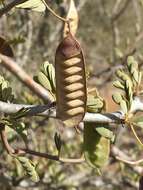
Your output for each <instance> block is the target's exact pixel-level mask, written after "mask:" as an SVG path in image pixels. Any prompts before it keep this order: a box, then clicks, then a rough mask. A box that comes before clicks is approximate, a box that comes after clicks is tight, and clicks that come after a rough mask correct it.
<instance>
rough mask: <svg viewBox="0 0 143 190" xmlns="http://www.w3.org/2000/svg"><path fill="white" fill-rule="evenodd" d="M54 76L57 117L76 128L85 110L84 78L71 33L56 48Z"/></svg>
mask: <svg viewBox="0 0 143 190" xmlns="http://www.w3.org/2000/svg"><path fill="white" fill-rule="evenodd" d="M55 75H56V99H57V110H56V111H57V117H58V118H59V119H60V120H62V121H63V123H64V124H65V126H68V127H74V126H77V125H78V124H79V123H80V121H82V119H83V117H84V114H85V110H86V99H87V95H86V76H85V65H84V57H83V53H82V50H81V47H80V45H79V43H78V42H77V41H76V40H75V38H74V37H73V36H72V35H71V33H69V34H68V35H67V37H65V38H64V39H63V41H62V42H61V43H60V45H59V46H58V48H57V51H56V58H55Z"/></svg>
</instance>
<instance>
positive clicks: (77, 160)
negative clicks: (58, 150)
mask: <svg viewBox="0 0 143 190" xmlns="http://www.w3.org/2000/svg"><path fill="white" fill-rule="evenodd" d="M0 133H1V139H2V142H3V145H4V147H5V149H6V150H7V152H8V154H10V155H17V156H19V155H25V154H30V155H33V156H38V157H42V158H46V159H50V160H55V161H59V162H61V163H81V162H84V161H85V159H84V157H81V158H61V157H59V156H57V155H50V154H48V153H41V152H37V151H33V150H30V149H21V148H20V149H13V148H12V147H11V145H10V144H9V142H8V140H7V134H6V132H5V126H3V125H1V126H0Z"/></svg>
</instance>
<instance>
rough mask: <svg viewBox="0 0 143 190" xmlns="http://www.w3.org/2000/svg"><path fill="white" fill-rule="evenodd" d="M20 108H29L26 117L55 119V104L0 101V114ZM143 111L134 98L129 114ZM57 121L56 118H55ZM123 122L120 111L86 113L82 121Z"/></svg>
mask: <svg viewBox="0 0 143 190" xmlns="http://www.w3.org/2000/svg"><path fill="white" fill-rule="evenodd" d="M22 108H29V111H28V112H27V115H26V116H36V115H39V116H49V117H52V118H56V110H55V103H52V104H47V105H23V104H9V103H6V102H2V101H0V112H1V113H6V114H12V113H16V112H17V111H19V110H20V109H22ZM137 111H143V102H141V101H140V99H139V98H137V97H136V98H135V99H134V101H133V103H132V107H131V112H132V113H134V112H137ZM57 119H58V118H57ZM123 120H124V114H123V112H121V111H117V112H113V113H104V114H103V113H88V112H87V113H86V114H85V117H84V119H83V121H85V122H94V123H95V122H96V123H122V122H123Z"/></svg>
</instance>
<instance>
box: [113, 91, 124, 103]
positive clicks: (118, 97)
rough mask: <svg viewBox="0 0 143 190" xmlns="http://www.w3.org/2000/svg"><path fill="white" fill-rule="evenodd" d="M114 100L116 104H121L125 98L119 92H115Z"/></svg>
mask: <svg viewBox="0 0 143 190" xmlns="http://www.w3.org/2000/svg"><path fill="white" fill-rule="evenodd" d="M112 99H113V101H114V102H115V103H116V104H120V102H121V101H122V100H123V96H122V94H120V93H119V92H115V93H114V94H113V95H112Z"/></svg>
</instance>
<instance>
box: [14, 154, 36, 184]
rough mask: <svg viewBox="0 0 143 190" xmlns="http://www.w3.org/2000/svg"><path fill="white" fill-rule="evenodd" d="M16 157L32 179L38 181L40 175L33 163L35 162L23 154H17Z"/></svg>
mask: <svg viewBox="0 0 143 190" xmlns="http://www.w3.org/2000/svg"><path fill="white" fill-rule="evenodd" d="M15 158H16V159H17V160H18V161H19V162H20V164H21V165H22V167H23V169H24V170H25V172H26V174H27V175H28V176H29V177H30V179H31V180H32V181H33V182H38V181H39V176H38V174H37V172H36V170H35V165H34V164H33V162H32V161H31V160H29V159H28V158H26V157H23V156H17V157H15Z"/></svg>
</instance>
